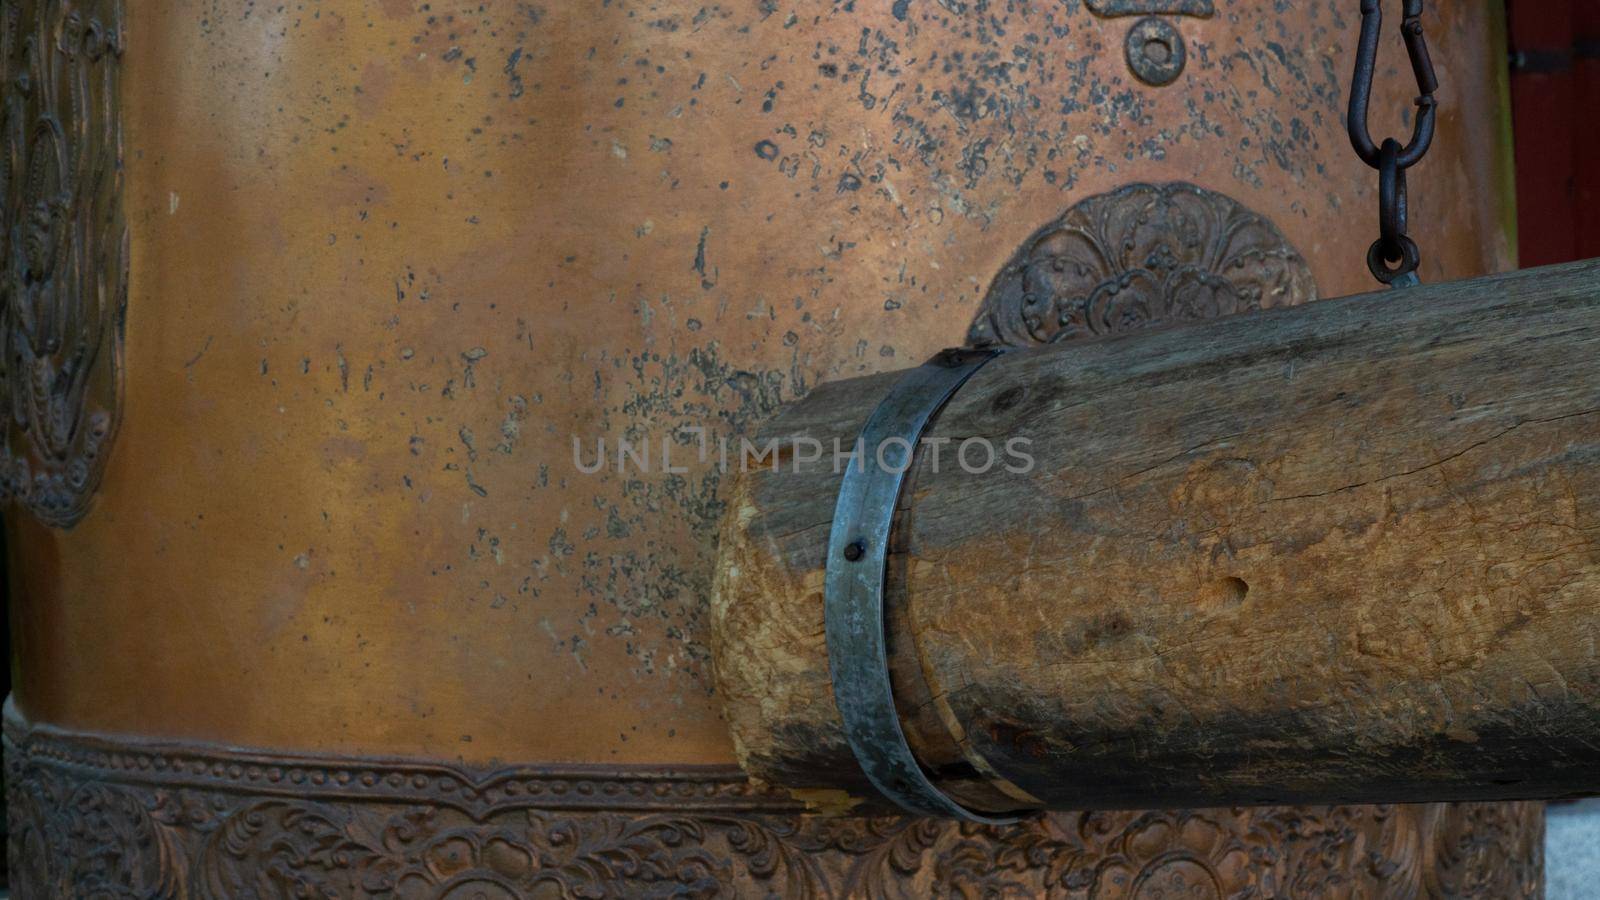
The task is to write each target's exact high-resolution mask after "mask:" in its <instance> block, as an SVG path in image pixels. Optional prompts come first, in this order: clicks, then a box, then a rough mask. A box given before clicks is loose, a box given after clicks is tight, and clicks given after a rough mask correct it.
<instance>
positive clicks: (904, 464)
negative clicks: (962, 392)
mask: <svg viewBox="0 0 1600 900" xmlns="http://www.w3.org/2000/svg"><path fill="white" fill-rule="evenodd" d="M998 355H1000V351H997V350H946V351H944V352H942V353H940V354H939V355H938V356H935V357H934V358H933V359H931V360H929V361H928V362H927V363H925V364H923V365H922V366H921V367H919V368H916V369H913V370H911V371H910V372H908V373H906V375H905V377H903V378H901V379H900V381H899V382H897V383H896V384H895V386H894V387H893V388H892V389H891V390H890V391H889V394H888V396H886V397H884V398H883V400H882V401H881V402H880V403H879V404H878V406H877V408H876V409H874V410H873V412H872V415H871V416H869V417H868V419H867V423H866V425H865V426H864V427H863V428H862V430H861V441H860V443H859V444H857V456H856V458H855V460H854V461H852V462H851V464H850V465H849V467H848V468H847V469H846V471H845V475H844V481H843V482H842V483H841V484H840V486H839V499H838V502H837V504H836V505H835V506H834V511H833V529H832V532H831V533H830V535H829V537H828V562H827V572H826V574H825V576H824V597H825V600H824V603H825V613H826V620H827V637H828V670H829V672H830V674H831V675H832V677H833V699H834V702H835V703H837V704H838V706H839V714H840V716H842V717H843V719H844V725H845V734H846V736H847V737H848V739H849V741H850V749H851V750H852V751H854V753H855V756H856V760H857V761H858V762H859V763H860V764H861V769H862V771H863V772H865V773H866V776H867V778H868V780H870V781H871V782H872V784H873V786H874V787H876V788H877V789H878V790H879V791H880V792H882V794H883V795H884V796H885V797H887V798H889V799H890V800H893V801H894V802H895V803H896V804H898V805H899V806H901V807H902V808H904V809H905V810H907V811H908V812H912V813H915V814H918V815H924V816H938V817H941V818H955V819H962V820H965V821H968V822H978V823H983V824H990V825H1002V824H1009V823H1011V822H1015V821H1016V817H1015V816H1007V815H1001V816H990V815H983V814H979V813H975V812H973V811H972V810H969V809H967V808H966V807H964V806H962V805H961V804H959V803H957V802H956V801H955V800H953V799H951V798H950V797H949V796H948V795H946V794H945V793H944V792H943V791H941V790H939V788H938V787H936V786H935V785H934V784H933V782H932V781H931V780H930V779H929V778H928V775H927V773H926V772H924V771H923V769H922V766H921V764H919V763H918V762H917V758H916V756H915V754H913V753H912V751H911V746H910V745H909V744H908V743H907V742H906V736H905V731H904V730H903V729H902V728H901V727H900V716H899V713H897V712H896V711H895V705H894V689H893V687H892V685H891V684H890V681H889V652H888V635H887V631H886V625H885V622H884V578H885V574H886V568H885V567H886V565H887V562H888V549H889V535H890V531H891V529H892V528H893V526H894V513H895V507H896V506H897V505H898V503H899V500H900V492H901V489H902V488H903V487H904V485H905V479H906V474H907V473H908V472H909V471H910V469H911V466H912V464H913V463H914V462H915V460H916V447H917V444H918V442H919V441H920V440H921V439H922V434H923V432H924V431H925V430H926V429H927V427H928V423H929V421H930V420H932V418H933V417H934V416H935V415H936V414H937V413H938V412H939V410H940V409H942V408H943V407H944V405H945V404H946V403H948V402H949V401H950V398H951V397H953V396H955V393H956V391H957V390H959V389H960V388H961V386H962V385H963V384H965V383H966V381H967V379H969V378H971V377H972V376H973V374H974V373H976V372H977V371H978V370H979V369H981V368H983V366H984V365H985V364H986V363H988V362H989V361H990V360H992V359H994V358H995V357H996V356H998Z"/></svg>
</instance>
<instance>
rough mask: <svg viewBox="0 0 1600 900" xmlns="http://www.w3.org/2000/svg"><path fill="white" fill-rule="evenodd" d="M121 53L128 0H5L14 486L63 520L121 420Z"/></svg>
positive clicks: (2, 251) (2, 130) (55, 521)
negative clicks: (124, 10)
mask: <svg viewBox="0 0 1600 900" xmlns="http://www.w3.org/2000/svg"><path fill="white" fill-rule="evenodd" d="M121 56H122V6H121V2H120V0H19V2H7V3H4V4H0V85H3V91H0V142H3V154H0V199H3V201H4V210H5V215H4V220H3V223H0V225H3V227H0V418H3V423H0V428H3V431H0V498H15V499H17V500H20V501H21V502H22V504H23V505H25V506H26V507H27V508H29V509H31V510H32V511H33V512H34V514H36V515H37V516H38V517H39V518H40V519H42V520H44V521H45V522H47V523H50V524H52V525H60V526H63V527H68V526H71V525H72V524H74V523H75V522H77V521H78V519H80V518H82V516H83V514H84V512H85V511H86V510H87V509H88V505H89V501H90V498H91V497H92V496H93V494H94V489H95V486H96V485H97V483H98V481H99V478H100V473H101V470H102V469H103V467H104V463H105V458H106V456H107V454H108V451H109V449H110V442H111V438H112V435H113V433H114V431H115V429H116V425H117V416H118V402H119V399H120V380H121V375H122V373H121V369H122V323H123V315H124V312H125V310H126V306H127V291H128V230H127V225H126V222H125V221H124V218H123V210H122V181H123V175H122V124H121V109H120V104H119V102H118V81H119V70H120V68H121V63H120V59H121Z"/></svg>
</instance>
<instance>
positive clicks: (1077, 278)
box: [967, 182, 1317, 347]
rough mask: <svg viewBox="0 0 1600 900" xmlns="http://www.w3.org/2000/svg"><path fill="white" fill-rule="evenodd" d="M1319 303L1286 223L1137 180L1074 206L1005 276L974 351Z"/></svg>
mask: <svg viewBox="0 0 1600 900" xmlns="http://www.w3.org/2000/svg"><path fill="white" fill-rule="evenodd" d="M1315 299H1317V286H1316V282H1315V281H1314V280H1313V279H1312V277H1311V269H1310V267H1308V266H1307V265H1306V261H1305V260H1304V259H1303V258H1301V256H1300V254H1299V253H1297V252H1296V251H1295V249H1294V247H1292V246H1291V245H1290V244H1289V241H1288V239H1287V238H1285V237H1284V236H1283V233H1282V232H1280V231H1279V230H1278V228H1277V226H1276V225H1273V224H1272V222H1271V221H1270V220H1268V219H1267V218H1266V217H1264V216H1261V215H1258V214H1256V213H1253V212H1251V211H1250V210H1248V209H1246V208H1245V207H1244V206H1242V205H1240V204H1239V203H1238V202H1237V201H1235V200H1233V199H1232V198H1230V197H1228V196H1226V195H1224V194H1219V193H1216V192H1214V191H1208V190H1206V189H1205V188H1200V187H1195V186H1194V185H1192V184H1184V183H1181V182H1180V183H1174V184H1160V185H1156V184H1130V185H1126V186H1124V187H1121V188H1118V189H1117V190H1115V191H1112V192H1111V193H1108V194H1099V195H1096V196H1093V197H1089V198H1087V199H1085V200H1083V201H1082V202H1080V203H1077V204H1075V205H1073V206H1072V207H1071V208H1069V209H1068V210H1067V211H1066V212H1065V213H1063V214H1062V215H1061V216H1060V217H1059V218H1057V219H1056V220H1055V221H1053V222H1051V223H1049V224H1048V225H1045V226H1044V227H1043V228H1041V229H1039V230H1038V231H1036V232H1034V233H1033V235H1032V236H1031V237H1029V238H1028V239H1027V240H1026V241H1024V242H1023V244H1022V247H1021V248H1020V249H1019V250H1018V251H1017V253H1016V255H1014V256H1013V257H1012V258H1011V260H1010V261H1009V262H1007V263H1006V265H1005V267H1004V268H1003V269H1001V270H1000V274H999V275H997V276H995V279H994V281H993V282H992V283H991V284H990V286H989V292H988V294H987V295H986V296H985V297H984V301H983V307H982V308H981V309H980V310H979V311H978V315H977V317H976V318H975V319H974V321H973V323H972V330H971V331H970V332H969V333H968V336H967V342H968V343H969V344H972V345H973V346H979V347H985V346H994V345H1002V346H1009V347H1024V346H1030V345H1034V344H1047V343H1050V342H1052V341H1063V340H1072V339H1074V338H1082V337H1093V336H1098V335H1107V334H1120V333H1123V332H1127V331H1133V330H1135V329H1138V328H1143V327H1146V326H1150V325H1160V324H1165V323H1170V322H1181V321H1190V320H1193V319H1205V318H1211V317H1213V316H1222V315H1231V314H1233V313H1238V312H1245V311H1247V310H1252V309H1263V308H1268V307H1274V306H1294V305H1296V304H1299V303H1306V302H1309V301H1311V300H1315Z"/></svg>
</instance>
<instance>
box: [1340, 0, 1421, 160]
mask: <svg viewBox="0 0 1600 900" xmlns="http://www.w3.org/2000/svg"><path fill="white" fill-rule="evenodd" d="M1404 13H1405V21H1403V22H1402V23H1401V25H1400V33H1401V34H1402V35H1403V36H1404V37H1405V42H1406V53H1407V55H1409V56H1410V57H1411V72H1412V74H1413V75H1414V76H1415V77H1416V80H1417V91H1418V95H1417V120H1416V123H1415V125H1414V127H1413V129H1412V133H1411V141H1410V143H1408V144H1406V145H1405V147H1404V148H1402V149H1401V150H1400V153H1399V155H1398V156H1397V158H1396V160H1395V162H1396V164H1397V165H1398V166H1399V167H1400V168H1401V169H1409V168H1411V167H1412V166H1414V165H1416V164H1417V163H1418V162H1419V161H1421V159H1422V157H1423V155H1424V154H1426V153H1427V152H1428V147H1429V146H1430V145H1431V144H1432V143H1433V130H1434V119H1435V113H1436V111H1437V108H1438V104H1437V102H1436V101H1435V100H1434V98H1433V94H1434V91H1437V90H1438V89H1439V79H1438V78H1437V77H1436V76H1435V75H1434V71H1433V60H1432V58H1431V57H1430V56H1429V55H1428V42H1427V38H1426V37H1424V36H1423V33H1422V0H1405V6H1404ZM1382 30H1383V8H1382V5H1381V2H1380V0H1361V41H1360V44H1359V45H1358V46H1357V50H1356V72H1355V79H1354V81H1353V82H1352V83H1351V86H1350V117H1349V122H1348V126H1349V129H1350V145H1351V146H1352V147H1354V148H1355V151H1356V155H1358V156H1360V157H1361V160H1362V162H1365V163H1366V164H1367V165H1369V166H1371V167H1373V168H1374V169H1376V168H1378V166H1379V165H1380V164H1381V162H1382V152H1381V150H1380V149H1379V146H1378V144H1376V143H1375V142H1374V141H1373V140H1372V134H1371V133H1370V132H1369V131H1368V128H1367V110H1368V107H1369V106H1370V105H1371V100H1372V80H1373V76H1374V74H1375V73H1376V71H1377V66H1378V39H1379V38H1380V37H1381V32H1382Z"/></svg>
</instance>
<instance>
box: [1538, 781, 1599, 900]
mask: <svg viewBox="0 0 1600 900" xmlns="http://www.w3.org/2000/svg"><path fill="white" fill-rule="evenodd" d="M1545 884H1546V889H1545V900H1593V898H1595V897H1600V800H1585V801H1583V802H1581V803H1561V804H1552V805H1551V806H1550V812H1549V815H1548V817H1547V818H1546V819H1545Z"/></svg>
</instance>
